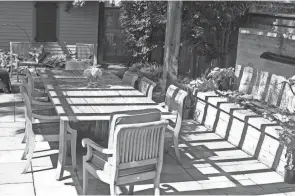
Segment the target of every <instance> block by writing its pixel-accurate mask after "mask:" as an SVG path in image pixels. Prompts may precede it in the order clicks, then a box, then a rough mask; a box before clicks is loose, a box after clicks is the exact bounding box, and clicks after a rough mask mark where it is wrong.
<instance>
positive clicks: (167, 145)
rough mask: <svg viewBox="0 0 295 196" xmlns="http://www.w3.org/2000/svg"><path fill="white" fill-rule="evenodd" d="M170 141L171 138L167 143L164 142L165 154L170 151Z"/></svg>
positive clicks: (166, 140)
mask: <svg viewBox="0 0 295 196" xmlns="http://www.w3.org/2000/svg"><path fill="white" fill-rule="evenodd" d="M168 139H169V138H167V139H165V141H164V152H165V153H168V150H169V142H168Z"/></svg>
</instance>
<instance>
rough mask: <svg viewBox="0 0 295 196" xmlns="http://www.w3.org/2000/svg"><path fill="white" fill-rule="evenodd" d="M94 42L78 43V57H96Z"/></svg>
mask: <svg viewBox="0 0 295 196" xmlns="http://www.w3.org/2000/svg"><path fill="white" fill-rule="evenodd" d="M94 51H95V49H94V44H83V43H77V44H76V59H92V58H93V57H94Z"/></svg>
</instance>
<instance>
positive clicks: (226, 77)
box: [207, 67, 235, 90]
mask: <svg viewBox="0 0 295 196" xmlns="http://www.w3.org/2000/svg"><path fill="white" fill-rule="evenodd" d="M207 77H208V78H209V79H210V78H211V79H212V80H213V81H214V83H215V84H216V86H218V90H232V89H233V88H234V81H235V71H234V68H232V67H230V68H223V69H222V68H218V67H215V68H214V69H213V70H211V72H210V73H209V74H208V76H207Z"/></svg>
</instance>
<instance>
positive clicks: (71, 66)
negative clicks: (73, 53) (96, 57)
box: [65, 60, 90, 70]
mask: <svg viewBox="0 0 295 196" xmlns="http://www.w3.org/2000/svg"><path fill="white" fill-rule="evenodd" d="M89 67H90V65H89V64H87V63H85V62H83V61H77V60H70V61H67V62H66V66H65V70H85V69H87V68H89Z"/></svg>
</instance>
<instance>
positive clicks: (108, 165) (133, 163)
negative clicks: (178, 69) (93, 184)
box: [82, 109, 168, 195]
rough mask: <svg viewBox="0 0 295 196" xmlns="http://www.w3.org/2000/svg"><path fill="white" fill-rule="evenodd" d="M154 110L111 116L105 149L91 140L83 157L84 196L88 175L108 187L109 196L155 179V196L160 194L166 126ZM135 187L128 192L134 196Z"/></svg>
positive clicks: (165, 122) (83, 141)
mask: <svg viewBox="0 0 295 196" xmlns="http://www.w3.org/2000/svg"><path fill="white" fill-rule="evenodd" d="M160 119H161V112H160V111H159V110H157V109H148V110H142V111H128V112H127V111H126V112H125V113H124V112H116V113H113V114H112V116H111V122H110V132H109V143H108V147H107V148H104V147H102V146H100V145H98V144H96V143H95V142H93V141H92V140H90V139H83V140H82V145H83V146H84V147H87V154H86V156H84V157H83V194H86V191H87V187H88V175H89V173H90V174H92V175H93V176H95V177H96V178H98V179H100V180H101V181H103V182H105V183H108V184H110V193H111V195H117V193H116V191H115V189H116V186H119V185H125V184H134V183H136V182H139V181H144V180H149V179H154V186H155V195H159V194H160V189H159V183H160V173H161V170H162V164H163V153H164V137H165V135H164V134H165V129H166V127H167V124H168V122H167V121H165V120H160ZM133 189H134V185H131V186H130V188H129V193H131V194H132V193H133Z"/></svg>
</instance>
